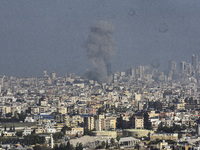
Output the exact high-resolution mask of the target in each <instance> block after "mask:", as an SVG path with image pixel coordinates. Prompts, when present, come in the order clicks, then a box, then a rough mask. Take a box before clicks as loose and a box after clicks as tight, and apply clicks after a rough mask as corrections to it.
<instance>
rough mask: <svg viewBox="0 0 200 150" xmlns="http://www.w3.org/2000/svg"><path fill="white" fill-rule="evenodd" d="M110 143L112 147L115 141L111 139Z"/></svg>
mask: <svg viewBox="0 0 200 150" xmlns="http://www.w3.org/2000/svg"><path fill="white" fill-rule="evenodd" d="M110 143H111V145H112V146H114V144H115V139H113V138H111V139H110Z"/></svg>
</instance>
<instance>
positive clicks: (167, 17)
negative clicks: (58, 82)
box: [0, 0, 200, 77]
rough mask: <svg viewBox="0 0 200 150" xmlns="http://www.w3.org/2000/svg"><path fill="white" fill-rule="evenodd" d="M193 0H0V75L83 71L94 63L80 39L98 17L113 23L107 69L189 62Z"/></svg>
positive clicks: (199, 7)
mask: <svg viewBox="0 0 200 150" xmlns="http://www.w3.org/2000/svg"><path fill="white" fill-rule="evenodd" d="M199 14H200V1H198V0H193V1H189V0H176V1H174V0H168V1H156V0H127V1H123V2H122V1H120V0H109V1H107V0H101V1H98V0H85V1H84V2H83V1H80V0H68V1H62V0H60V1H54V0H43V1H39V0H38V1H37V0H36V1H22V0H15V1H12V0H8V1H5V0H2V1H0V27H1V28H0V51H1V56H0V64H1V67H0V75H8V76H18V77H20V76H22V77H26V76H42V75H43V71H44V70H47V72H56V73H57V75H58V76H64V75H65V73H78V74H84V73H85V72H86V70H92V68H93V65H92V63H91V62H90V58H88V56H87V48H86V47H85V43H86V41H87V40H88V37H89V35H90V34H91V31H90V27H91V26H92V24H93V23H94V22H96V21H99V20H102V21H105V22H108V23H110V24H111V25H112V26H113V27H114V31H113V34H112V36H113V38H114V39H115V43H116V46H115V48H114V57H113V58H112V60H111V62H110V63H111V66H112V71H118V70H125V69H127V68H128V67H137V66H138V65H150V64H151V63H152V62H153V61H154V60H156V61H157V60H158V62H159V64H160V65H159V67H158V68H159V69H161V70H165V69H168V62H169V61H173V60H176V61H177V62H179V61H182V60H184V61H186V62H191V55H192V54H195V55H198V52H199V47H200V42H199V38H200V26H199V24H200V18H199Z"/></svg>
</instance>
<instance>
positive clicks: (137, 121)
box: [133, 116, 144, 129]
mask: <svg viewBox="0 0 200 150" xmlns="http://www.w3.org/2000/svg"><path fill="white" fill-rule="evenodd" d="M133 123H134V128H135V129H144V117H143V116H134V122H133Z"/></svg>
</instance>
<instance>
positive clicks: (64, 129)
mask: <svg viewBox="0 0 200 150" xmlns="http://www.w3.org/2000/svg"><path fill="white" fill-rule="evenodd" d="M69 130H71V128H70V127H68V126H64V127H63V128H62V129H61V132H62V133H63V134H65V132H66V131H69Z"/></svg>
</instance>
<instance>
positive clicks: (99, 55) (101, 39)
mask: <svg viewBox="0 0 200 150" xmlns="http://www.w3.org/2000/svg"><path fill="white" fill-rule="evenodd" d="M90 30H91V33H90V35H89V37H88V39H87V41H86V48H87V57H88V58H89V60H90V61H91V63H92V65H93V67H94V70H93V71H89V72H87V76H88V78H90V79H93V80H97V81H99V82H106V81H107V80H108V73H109V72H110V71H109V70H110V66H111V59H112V58H113V56H114V48H115V45H116V44H115V39H114V37H113V32H114V27H113V26H112V25H111V24H110V23H108V22H106V21H97V22H94V23H93V24H92V26H91V28H90Z"/></svg>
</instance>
